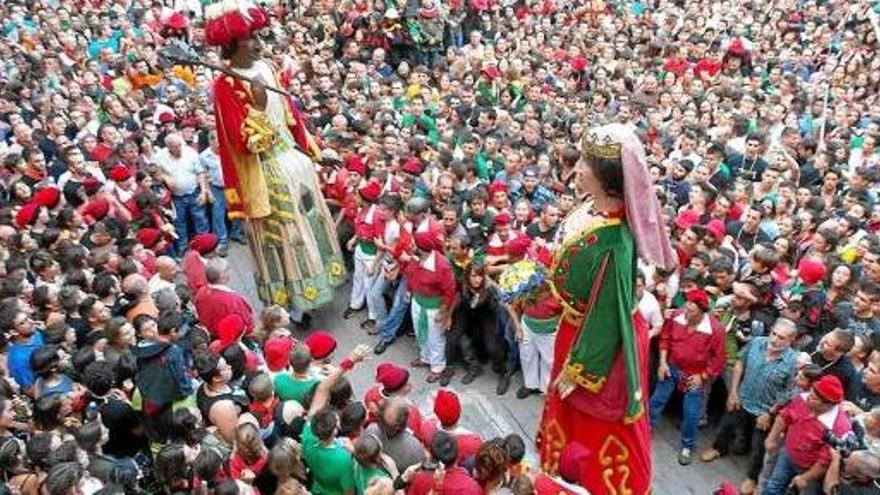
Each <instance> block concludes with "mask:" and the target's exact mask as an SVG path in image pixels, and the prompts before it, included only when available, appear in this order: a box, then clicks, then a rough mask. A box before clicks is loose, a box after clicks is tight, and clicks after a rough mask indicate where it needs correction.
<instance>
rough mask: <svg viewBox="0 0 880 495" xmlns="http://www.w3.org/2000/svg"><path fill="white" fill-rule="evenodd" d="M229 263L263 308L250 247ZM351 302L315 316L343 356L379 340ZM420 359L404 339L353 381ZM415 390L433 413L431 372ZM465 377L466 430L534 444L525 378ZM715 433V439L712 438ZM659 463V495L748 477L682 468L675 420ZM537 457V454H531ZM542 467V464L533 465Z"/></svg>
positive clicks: (419, 375) (358, 388)
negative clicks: (347, 312) (503, 386)
mask: <svg viewBox="0 0 880 495" xmlns="http://www.w3.org/2000/svg"><path fill="white" fill-rule="evenodd" d="M229 260H230V262H231V265H232V267H233V270H234V274H233V281H232V285H233V286H234V287H236V288H238V289H240V290H242V291H243V292H245V293H247V294H249V295H250V299H251V301H252V303H254V305H255V308H256V307H258V306H259V302H258V301H257V298H256V294H255V289H254V284H253V278H252V277H253V269H252V268H251V262H250V255H249V253H248V251H247V249H246V248H244V247H242V246H239V245H233V246H232V247H231V249H230V252H229ZM347 301H348V293H347V291H346V289H343V290H340V291H339V293H338V297H337V298H336V300H335V301H334V302H333V304H332V305H330V306H328V307H327V308H324V309H322V310H321V311H320V312H318V313H316V314H315V315H314V323H313V328H315V329H323V330H329V331H330V332H332V333H333V334H334V335H335V336H336V338H337V340H338V343H339V348H338V350H337V354H336V355H337V357H341V356H344V355H345V354H346V353H347V352H348V351H349V350H351V349H352V348H353V347H354V346H355V345H357V344H359V343H367V344H370V345H372V344H373V343H374V337H371V336H368V335H367V333H366V331H365V330H362V329H361V328H360V326H359V322H360V321H361V318H362V317H360V315H359V317H358V318H354V319H352V320H349V321H346V320H343V319H342V317H341V315H342V311H343V310H344V309H345V307H346V305H347ZM415 355H416V350H415V343H414V341H413V339H412V338H406V337H404V338H402V339H398V341H397V342H395V343H394V345H393V346H391V347H390V348H389V349H388V351H386V352H385V353H384V354H383V355H382V356H374V357H373V358H372V359H371V360H369V361H367V362H366V363H365V364H364V365H362V367H361V368H359V370H360V371H359V372H357V373H353V374H352V376H351V381H352V385H353V386H354V388H355V393H356V395H358V396H362V394H363V393H364V392H365V391H366V389H367V388H368V387H369V386H370V385H371V384H372V381H373V377H374V375H375V369H376V366H377V365H378V364H379V363H380V362H382V361H392V362H395V363H397V364H399V365H403V366H406V365H407V364H408V363H409V362H410V360H412V358H413V357H414V356H415ZM411 371H412V372H413V373H414V374H413V376H412V378H411V380H412V383H413V385H414V387H413V394H412V399H413V400H414V401H415V402H416V403H417V404H419V405H420V407H421V409H422V411H430V410H431V407H432V404H433V399H432V397H431V394H432V392H435V391H436V389H437V385H436V384H428V383H427V382H426V381H425V377H426V375H427V372H426V371H424V370H422V369H417V370H411ZM461 376H462V373H461V372H459V373H458V374H457V375H456V377H455V378H454V379H453V381H452V384H451V385H450V387H451V388H453V389H454V390H455V391H456V392H458V393H459V394H460V395H461V399H462V409H463V413H462V423H463V426H465V427H466V428H469V429H471V430H473V431H476V432H479V433H480V434H482V435H483V436H484V437H492V436H497V435H503V434H507V433H510V432H516V433H519V434H521V435H523V437H524V438H526V444H527V445H533V443H534V439H535V432H536V429H537V427H538V422H539V419H540V411H541V406H542V404H543V398H542V397H540V396H532V397H530V398H528V399H525V400H518V399H517V398H516V397H515V391H516V389H517V388H518V387H519V386H520V385H521V382H520V381H519V377H516V378H514V381H513V382H512V384H511V387H510V391H509V392H508V393H507V394H506V395H504V396H501V397H499V396H498V395H496V394H495V385H496V380H495V376H494V375H493V374H492V372H491V371H490V370H488V367H487V372H486V373H484V374H483V376H481V377H480V378H478V379H477V380H476V381H475V382H474V383H472V384H470V385H469V386H463V385H462V384H461V382H460V379H461ZM710 430H711V429H710V428H707V429H706V431H704V432H703V436H704V438H703V443H704V444H708V442H709V441H710V437H711V432H710ZM707 434H709V436H707ZM654 440H655V441H654V447H653V450H654V463H655V486H654V493H655V494H656V495H667V494H668V495H683V494H699V495H706V494H710V493H712V491H713V490H714V489H716V488H717V487H718V485H719V484H720V482H721V481H722V480H724V479H732V480H733V481H735V483H736V484H738V483H739V481H740V478H739V476H740V473H743V472H744V470H745V469H744V459H741V458H739V459H729V458H725V459H722V460H719V461H716V462H714V463H712V464H704V463H702V462H700V461H699V460H698V459H695V461H694V463H693V464H691V465H690V466H687V467H682V466H679V465H678V462H677V455H678V448H679V443H678V430H677V428H676V427H675V426H674V425H673V424H672V421H671V420H666V421H664V422H663V423H662V424H661V426H660V428H659V429H658V431H657V432H655V436H654ZM530 455H531V456H532V457H534V452H533V451H532V452H531V453H530ZM533 464H536V462H533Z"/></svg>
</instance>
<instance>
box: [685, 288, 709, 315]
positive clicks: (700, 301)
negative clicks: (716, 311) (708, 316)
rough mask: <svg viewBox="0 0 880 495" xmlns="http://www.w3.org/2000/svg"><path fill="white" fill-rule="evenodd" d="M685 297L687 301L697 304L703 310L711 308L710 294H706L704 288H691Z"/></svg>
mask: <svg viewBox="0 0 880 495" xmlns="http://www.w3.org/2000/svg"><path fill="white" fill-rule="evenodd" d="M684 299H685V301H687V302H692V303H694V304H696V305H697V306H699V308H700V309H702V310H703V311H708V310H709V294H706V291H704V290H703V289H691V290H689V291H687V292H686V293H685V295H684Z"/></svg>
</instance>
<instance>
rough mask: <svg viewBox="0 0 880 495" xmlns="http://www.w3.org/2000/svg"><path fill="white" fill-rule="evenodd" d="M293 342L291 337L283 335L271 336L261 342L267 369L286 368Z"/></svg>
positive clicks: (277, 369) (279, 369)
mask: <svg viewBox="0 0 880 495" xmlns="http://www.w3.org/2000/svg"><path fill="white" fill-rule="evenodd" d="M293 344H294V342H293V339H292V338H290V337H284V336H276V337H271V338H269V339H268V340H267V341H266V343H265V344H263V355H264V356H265V358H266V367H267V368H269V371H281V370H283V369H284V368H287V363H288V360H289V359H290V351H292V350H293Z"/></svg>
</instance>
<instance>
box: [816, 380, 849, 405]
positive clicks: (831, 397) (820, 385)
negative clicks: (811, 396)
mask: <svg viewBox="0 0 880 495" xmlns="http://www.w3.org/2000/svg"><path fill="white" fill-rule="evenodd" d="M813 392H815V393H816V395H818V396H819V397H820V398H821V399H822V400H824V401H825V402H830V403H832V404H840V403H841V401H843V385H842V384H841V383H840V379H839V378H837V377H836V376H834V375H825V376H823V377H822V378H819V380H818V381H817V382H816V383H814V384H813Z"/></svg>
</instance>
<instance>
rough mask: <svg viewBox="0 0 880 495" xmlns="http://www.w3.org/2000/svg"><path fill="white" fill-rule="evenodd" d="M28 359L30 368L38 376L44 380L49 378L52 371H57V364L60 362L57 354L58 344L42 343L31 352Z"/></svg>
mask: <svg viewBox="0 0 880 495" xmlns="http://www.w3.org/2000/svg"><path fill="white" fill-rule="evenodd" d="M30 361H31V362H30V365H31V369H32V370H34V373H35V374H36V375H37V376H38V377H40V378H42V379H44V380H45V379H46V378H49V377H50V376H52V373H55V372H56V371H58V364H59V363H60V362H61V358H60V357H59V356H58V346H57V345H44V346H43V347H40V348H39V349H37V350H36V351H34V353H33V354H31V360H30Z"/></svg>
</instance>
